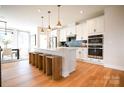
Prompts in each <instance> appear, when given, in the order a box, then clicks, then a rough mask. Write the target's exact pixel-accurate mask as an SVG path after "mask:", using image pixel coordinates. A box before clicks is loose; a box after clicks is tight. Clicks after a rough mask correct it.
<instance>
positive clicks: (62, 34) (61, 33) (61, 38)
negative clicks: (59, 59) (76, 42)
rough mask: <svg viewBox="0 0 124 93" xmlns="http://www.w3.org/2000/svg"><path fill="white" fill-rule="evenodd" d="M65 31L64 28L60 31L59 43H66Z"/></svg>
mask: <svg viewBox="0 0 124 93" xmlns="http://www.w3.org/2000/svg"><path fill="white" fill-rule="evenodd" d="M66 31H67V29H66V28H63V29H61V30H60V41H61V42H62V41H66Z"/></svg>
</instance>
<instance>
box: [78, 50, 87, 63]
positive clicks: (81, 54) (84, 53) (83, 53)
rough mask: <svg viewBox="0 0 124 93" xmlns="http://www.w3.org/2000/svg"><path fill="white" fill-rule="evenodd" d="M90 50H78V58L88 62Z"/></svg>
mask: <svg viewBox="0 0 124 93" xmlns="http://www.w3.org/2000/svg"><path fill="white" fill-rule="evenodd" d="M87 54H88V50H87V48H78V49H77V51H76V58H77V59H80V60H84V61H85V60H87V58H88V57H87Z"/></svg>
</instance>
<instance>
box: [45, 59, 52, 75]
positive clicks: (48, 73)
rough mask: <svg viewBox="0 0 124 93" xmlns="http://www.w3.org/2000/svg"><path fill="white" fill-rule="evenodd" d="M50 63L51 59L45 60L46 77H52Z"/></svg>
mask: <svg viewBox="0 0 124 93" xmlns="http://www.w3.org/2000/svg"><path fill="white" fill-rule="evenodd" d="M52 61H53V59H49V58H46V75H47V76H49V75H52Z"/></svg>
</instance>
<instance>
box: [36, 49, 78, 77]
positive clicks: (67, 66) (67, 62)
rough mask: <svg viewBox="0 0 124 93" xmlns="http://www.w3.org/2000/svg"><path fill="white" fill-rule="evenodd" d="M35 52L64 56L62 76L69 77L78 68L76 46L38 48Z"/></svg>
mask: <svg viewBox="0 0 124 93" xmlns="http://www.w3.org/2000/svg"><path fill="white" fill-rule="evenodd" d="M35 52H38V53H46V54H51V55H57V56H61V57H62V76H63V77H67V76H69V74H70V73H72V72H73V71H75V70H76V49H75V48H67V47H63V48H55V49H41V48H36V49H35Z"/></svg>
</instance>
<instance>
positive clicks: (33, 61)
mask: <svg viewBox="0 0 124 93" xmlns="http://www.w3.org/2000/svg"><path fill="white" fill-rule="evenodd" d="M31 57H32V65H33V66H35V53H34V52H33V53H32V56H31Z"/></svg>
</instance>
